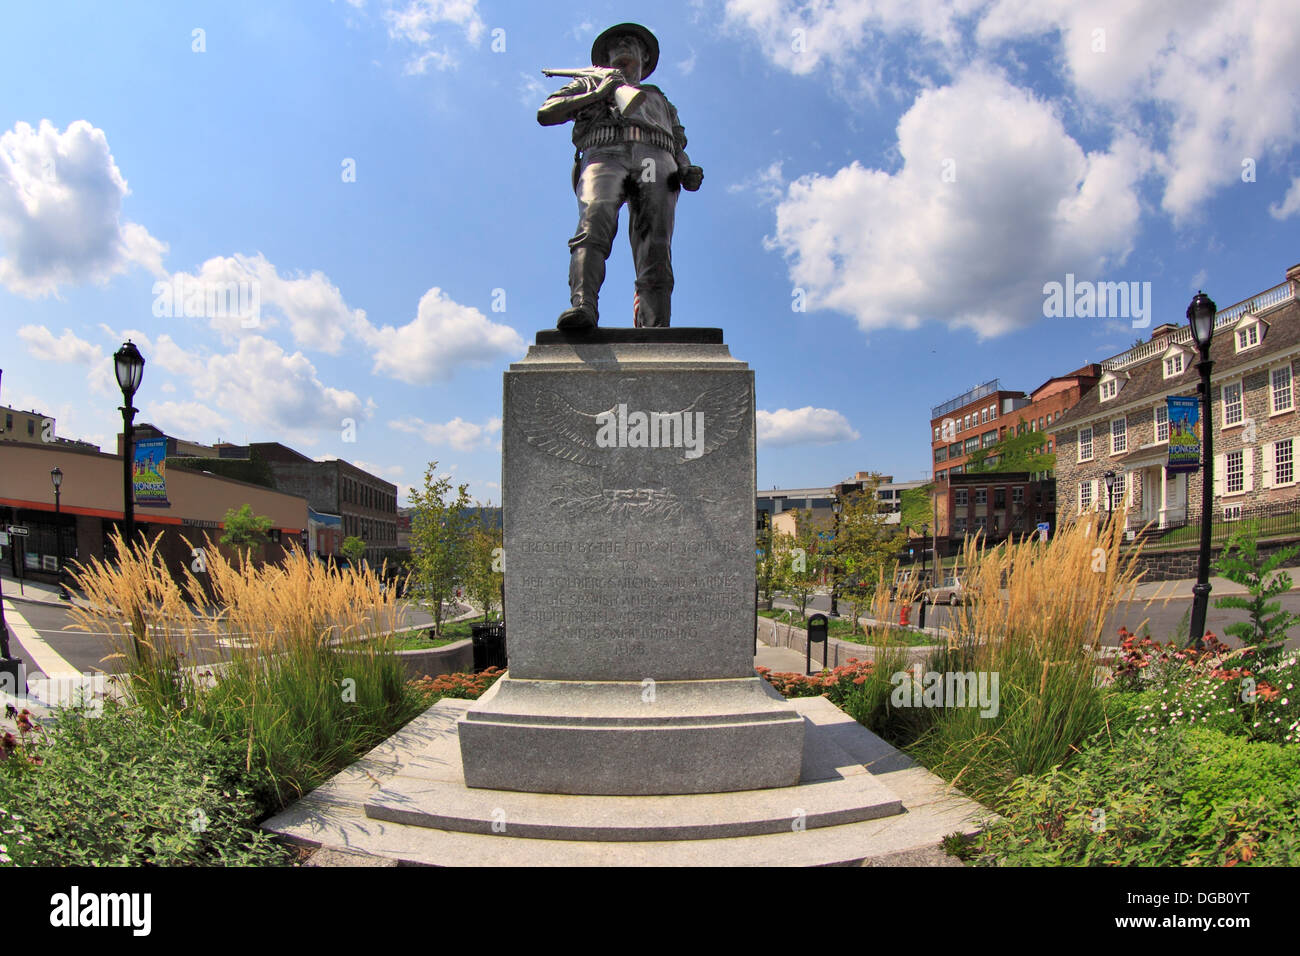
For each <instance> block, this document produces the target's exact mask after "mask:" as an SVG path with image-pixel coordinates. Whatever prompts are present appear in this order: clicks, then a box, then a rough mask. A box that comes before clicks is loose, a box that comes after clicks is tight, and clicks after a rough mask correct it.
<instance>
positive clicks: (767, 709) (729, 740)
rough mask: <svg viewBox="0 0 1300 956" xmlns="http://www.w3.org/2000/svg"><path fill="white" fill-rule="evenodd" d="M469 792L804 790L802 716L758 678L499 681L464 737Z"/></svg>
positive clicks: (473, 712)
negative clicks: (471, 789)
mask: <svg viewBox="0 0 1300 956" xmlns="http://www.w3.org/2000/svg"><path fill="white" fill-rule="evenodd" d="M457 730H458V733H459V737H460V741H461V744H462V752H463V762H464V779H465V783H466V785H467V786H469V787H478V788H485V789H492V790H517V791H526V792H533V793H564V794H620V795H637V794H686V793H717V792H722V791H735V790H761V789H764V788H769V787H788V786H792V785H793V784H795V783H797V782H798V780H799V773H800V762H801V753H802V751H803V736H804V722H803V718H802V717H800V716H799V714H798V713H796V712H795V711H794V709H793V708H792V707H791V706H790V705H789V704H788V703H787V702H786V701H785V700H784V699H783V698H782V697H781V695H780V694H778V693H777V692H776V691H775V690H774V689H773V688H772V687H771V685H770V684H768V682H767V681H765V680H762V679H760V678H758V677H748V678H729V679H714V680H690V681H658V682H655V681H645V682H632V681H601V682H583V681H556V680H520V679H514V678H511V677H510V676H509V675H507V676H505V677H503V678H502V679H501V680H499V681H498V682H497V683H496V684H495V685H493V687H492V688H491V689H490V690H489V691H488V693H486V694H484V695H483V697H482V698H481V699H480V700H478V701H477V702H476V703H475V704H474V705H473V706H471V707H470V708H469V710H467V711H466V712H465V715H464V716H463V717H462V718H461V719H460V722H459V726H458V728H457Z"/></svg>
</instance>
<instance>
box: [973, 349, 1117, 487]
mask: <svg viewBox="0 0 1300 956" xmlns="http://www.w3.org/2000/svg"><path fill="white" fill-rule="evenodd" d="M1101 374H1102V370H1101V366H1100V365H1098V364H1096V363H1095V362H1094V363H1092V364H1090V365H1085V366H1083V367H1082V368H1078V369H1075V370H1074V371H1073V372H1067V373H1066V374H1065V375H1057V376H1054V377H1053V378H1049V379H1048V380H1047V381H1046V382H1044V383H1043V384H1042V385H1040V386H1038V388H1036V389H1034V390H1033V391H1032V392H1030V393H1029V403H1028V404H1027V405H1022V406H1021V407H1019V408H1017V409H1015V410H1014V411H1012V412H1011V413H1010V414H1009V415H1007V416H1005V418H1006V422H1005V423H1004V424H1003V425H1000V426H999V428H998V437H999V440H1000V439H1002V438H1005V437H1006V436H1007V435H1024V434H1026V433H1029V432H1035V431H1037V432H1042V433H1043V436H1044V438H1043V444H1042V446H1040V447H1039V448H1038V452H1039V453H1040V454H1048V455H1053V454H1055V453H1056V423H1057V422H1059V421H1060V420H1061V416H1063V415H1064V414H1065V413H1066V412H1068V411H1069V410H1070V409H1071V408H1073V407H1074V406H1075V405H1077V404H1078V403H1079V400H1080V399H1081V398H1083V396H1084V395H1085V394H1086V393H1087V392H1088V391H1089V390H1090V389H1091V388H1093V387H1094V386H1095V385H1096V384H1097V382H1098V380H1099V379H1100V378H1101ZM988 462H989V464H991V465H992V464H996V463H997V456H996V455H994V456H991V457H990V458H989V459H988ZM1033 477H1035V478H1036V479H1042V478H1050V477H1052V471H1051V470H1048V471H1046V472H1043V473H1042V474H1039V475H1035V476H1033Z"/></svg>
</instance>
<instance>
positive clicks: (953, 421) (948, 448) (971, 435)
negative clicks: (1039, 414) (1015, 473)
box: [930, 379, 1029, 481]
mask: <svg viewBox="0 0 1300 956" xmlns="http://www.w3.org/2000/svg"><path fill="white" fill-rule="evenodd" d="M1028 404H1029V398H1028V396H1026V395H1025V393H1024V392H1014V391H1010V390H1008V389H1004V388H1002V387H1001V385H1000V384H999V382H998V380H997V379H993V380H992V381H989V382H985V383H984V384H983V385H977V386H976V387H975V388H972V389H970V390H969V391H967V392H964V393H962V394H961V395H958V396H957V397H956V398H953V399H950V400H949V401H946V402H944V403H943V404H942V405H936V406H935V407H934V408H932V409H931V410H930V436H931V437H930V459H931V461H933V462H934V477H935V479H936V480H940V481H941V480H943V479H944V478H946V477H948V475H950V474H958V475H959V474H961V473H962V472H964V471H965V470H966V463H967V461H968V460H969V457H970V455H971V454H972V453H973V452H976V451H978V450H980V449H981V448H988V447H989V446H990V445H992V444H994V443H995V442H997V440H998V439H999V438H1000V437H1002V436H1004V435H1005V434H1006V430H1007V426H1008V425H1014V424H1015V422H1016V419H1014V418H1009V417H1008V416H1010V415H1012V413H1013V412H1015V411H1017V410H1019V409H1021V408H1023V407H1025V406H1026V405H1028Z"/></svg>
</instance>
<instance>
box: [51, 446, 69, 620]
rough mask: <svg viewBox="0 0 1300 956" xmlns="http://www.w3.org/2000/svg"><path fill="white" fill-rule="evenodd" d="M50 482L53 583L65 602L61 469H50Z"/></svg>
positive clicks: (56, 467) (66, 591) (66, 595)
mask: <svg viewBox="0 0 1300 956" xmlns="http://www.w3.org/2000/svg"><path fill="white" fill-rule="evenodd" d="M50 482H51V483H52V484H53V485H54V553H55V555H56V557H55V560H56V561H57V562H58V566H57V571H56V574H57V575H58V577H57V580H56V582H55V583H56V584H57V586H58V591H59V598H60V599H61V600H64V601H66V600H67V599H68V590H67V588H65V587H64V586H63V524H62V522H60V520H59V496H60V491H59V489H61V488H62V487H63V469H62V468H60V467H58V466H57V465H56V466H55V467H53V468H51V469H50Z"/></svg>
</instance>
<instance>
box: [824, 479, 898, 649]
mask: <svg viewBox="0 0 1300 956" xmlns="http://www.w3.org/2000/svg"><path fill="white" fill-rule="evenodd" d="M879 484H880V476H879V475H872V476H871V478H870V479H869V480H868V481H867V482H864V484H863V487H862V490H861V491H858V492H854V493H853V494H850V495H847V496H846V497H845V498H844V499H843V507H842V508H841V510H840V516H839V522H838V527H837V529H836V530H837V533H836V536H835V540H834V542H833V543H832V555H833V558H832V561H833V572H832V575H833V576H832V581H833V583H834V584H835V585H836V586H838V587H839V589H840V592H841V593H842V594H844V595H845V596H846V597H847V598H848V599H849V602H850V605H851V607H852V610H853V622H852V625H853V630H854V631H856V630H857V626H858V618H859V617H861V616H862V614H863V612H864V611H865V610H866V608H867V606H868V605H869V604H870V602H871V598H872V596H873V595H874V591H875V585H876V582H877V581H878V580H879V579H880V574H881V571H882V570H883V569H884V567H885V566H886V565H887V564H891V563H892V562H893V560H894V557H895V555H896V554H897V553H898V551H899V549H901V548H902V547H903V545H904V543H905V542H906V540H907V536H906V535H905V534H904V532H903V530H902V528H901V526H899V525H890V524H887V523H886V516H887V515H888V511H887V510H886V509H885V507H884V505H883V503H882V502H881V501H880V500H879V499H878V498H877V497H876V488H877V486H879Z"/></svg>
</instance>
